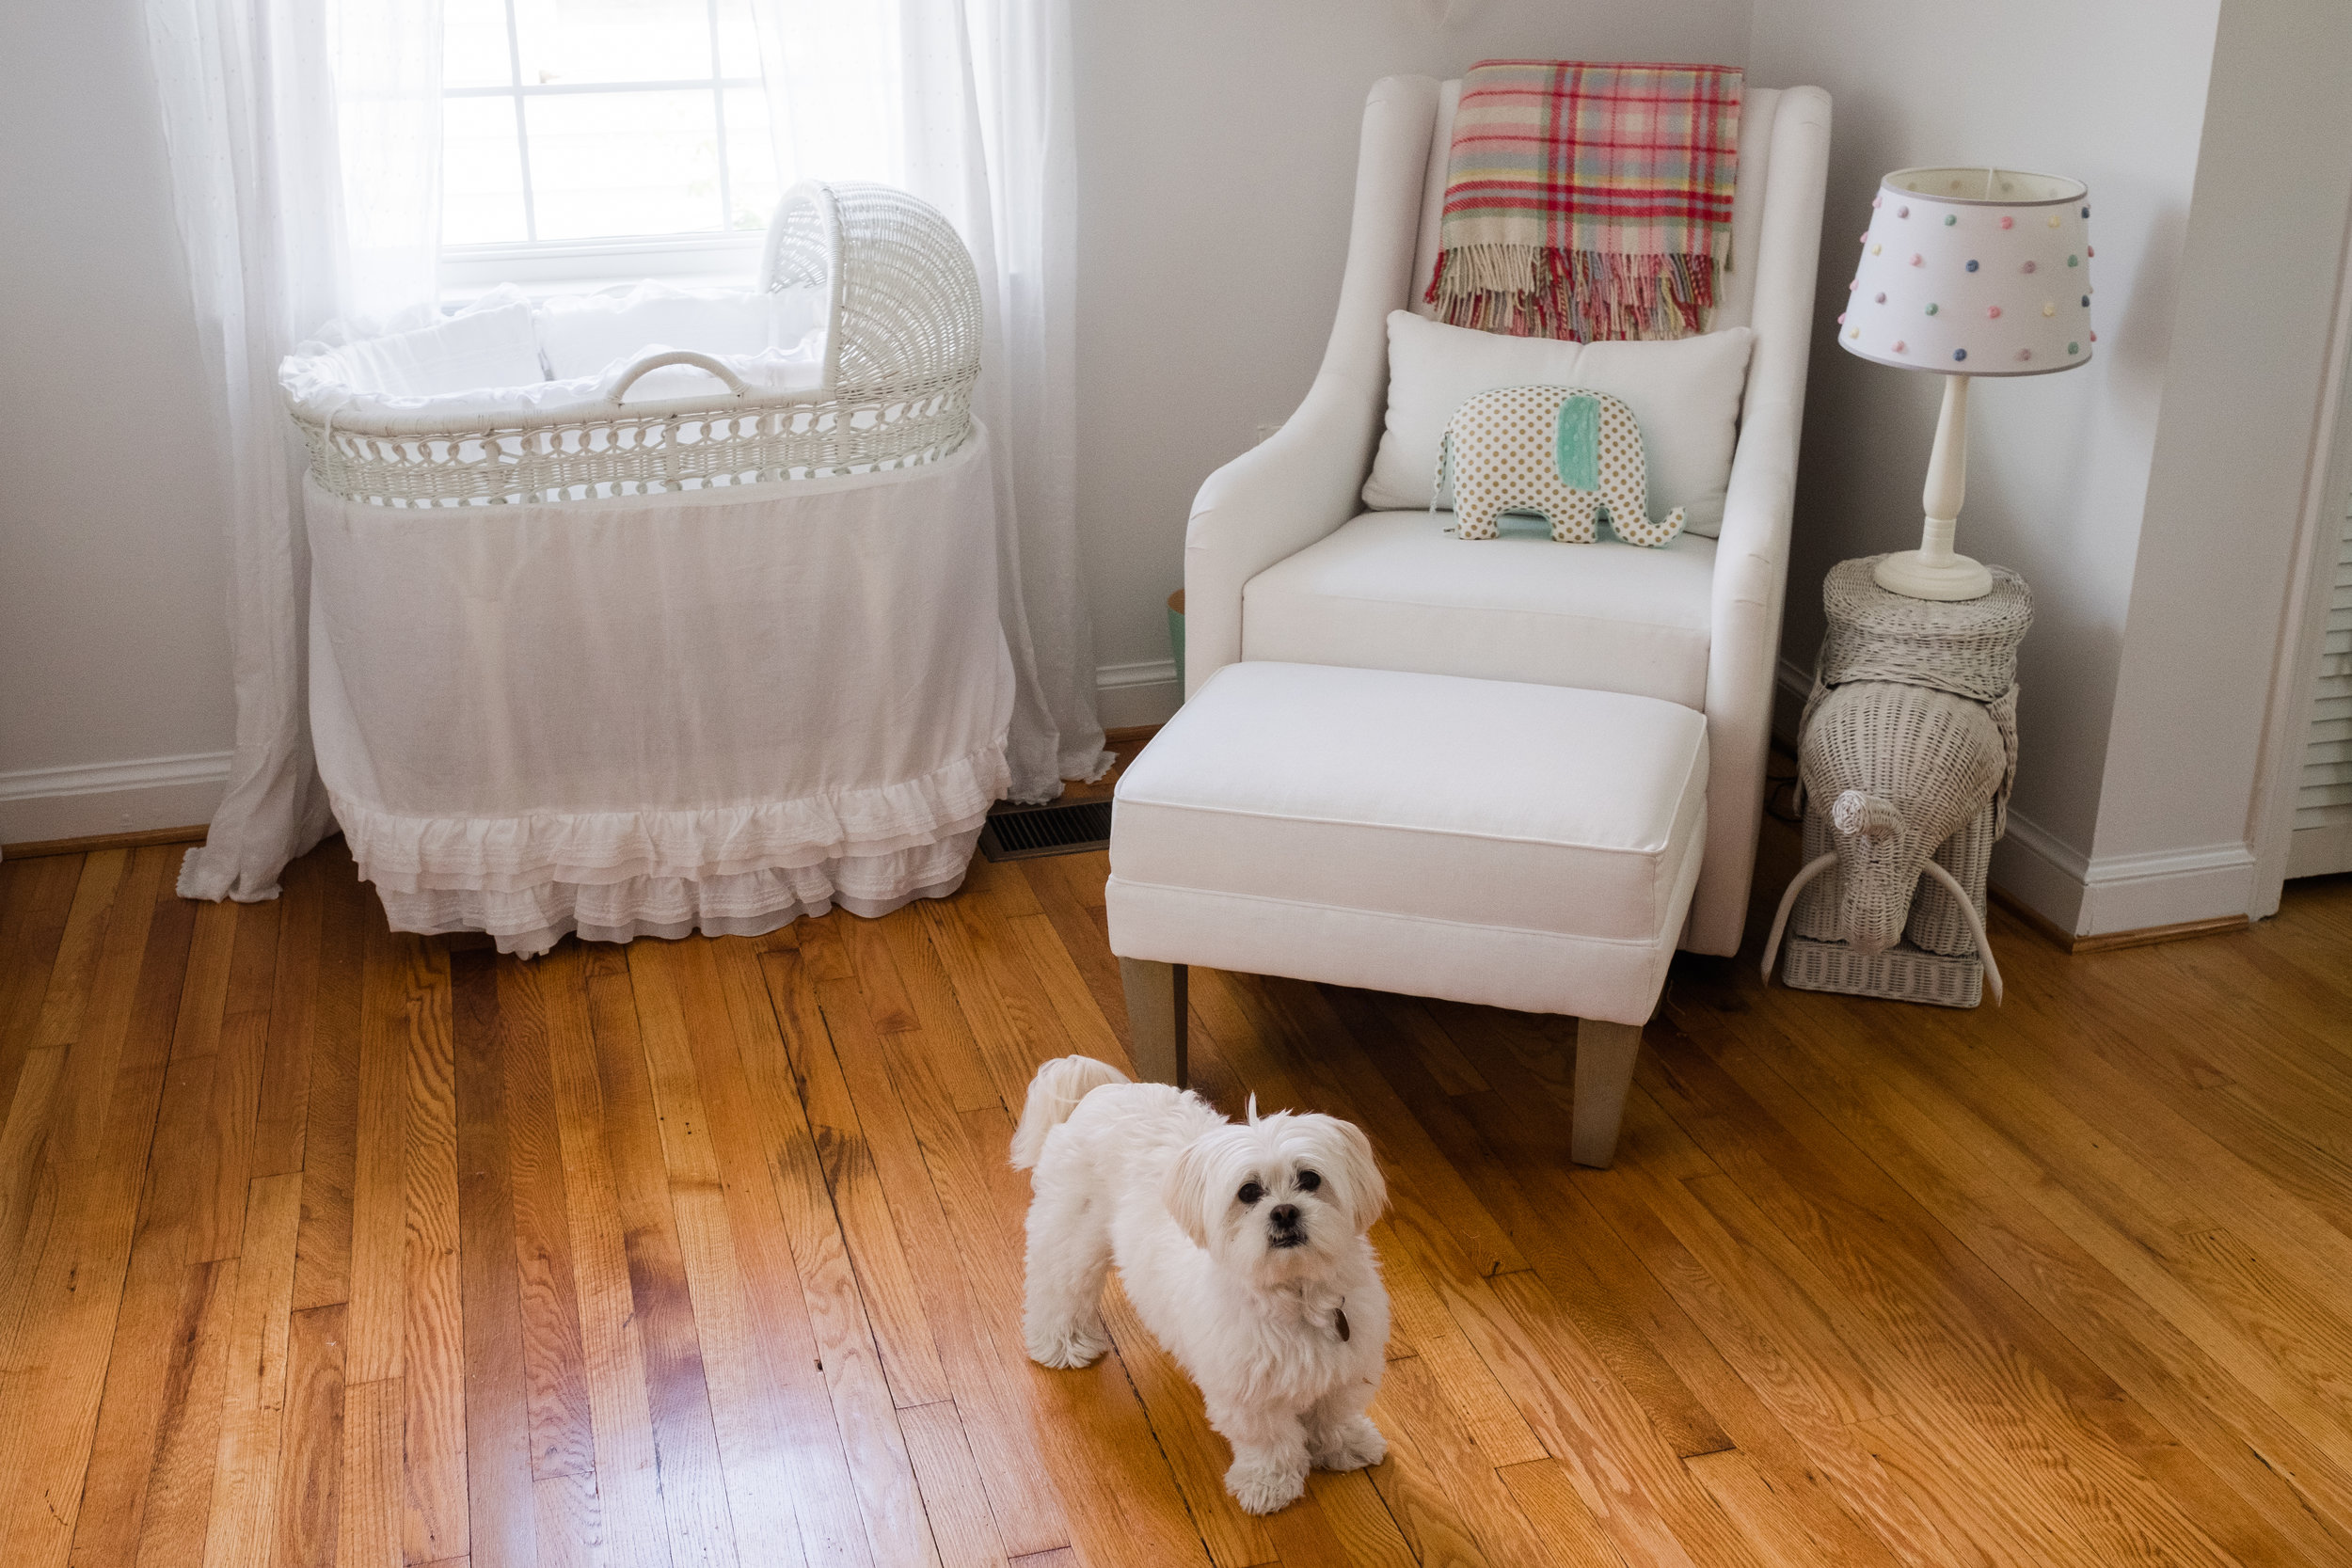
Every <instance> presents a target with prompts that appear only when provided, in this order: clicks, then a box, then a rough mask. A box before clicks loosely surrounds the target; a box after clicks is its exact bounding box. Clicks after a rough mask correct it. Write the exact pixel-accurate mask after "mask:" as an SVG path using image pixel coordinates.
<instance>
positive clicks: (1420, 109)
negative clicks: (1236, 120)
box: [1184, 76, 1830, 954]
mask: <svg viewBox="0 0 2352 1568" xmlns="http://www.w3.org/2000/svg"><path fill="white" fill-rule="evenodd" d="M1460 97H1461V84H1460V83H1459V82H1446V83H1442V84H1441V83H1438V82H1434V81H1432V80H1430V79H1429V78H1427V77H1425V76H1391V77H1389V78H1387V79H1385V80H1383V81H1381V82H1379V83H1378V84H1376V85H1375V87H1373V89H1372V93H1371V96H1370V98H1369V100H1368V102H1367V103H1366V104H1365V107H1364V129H1363V140H1362V144H1361V150H1360V153H1359V163H1358V166H1357V174H1356V213H1355V221H1354V226H1353V229H1352V230H1351V232H1350V236H1349V240H1348V255H1347V272H1346V275H1345V278H1344V281H1343V284H1342V286H1341V290H1340V308H1339V319H1338V320H1337V321H1336V322H1335V323H1334V324H1333V325H1332V328H1331V341H1330V344H1329V346H1328V347H1327V348H1326V349H1325V351H1324V356H1323V368H1322V370H1321V371H1320V372H1318V373H1317V374H1316V376H1315V382H1314V386H1313V387H1312V388H1311V389H1310V390H1309V392H1308V394H1307V398H1306V401H1305V402H1303V403H1302V404H1299V406H1298V409H1297V411H1296V412H1295V414H1293V415H1292V416H1291V418H1290V420H1288V421H1287V422H1286V423H1285V424H1284V425H1283V426H1282V428H1281V429H1280V430H1279V431H1278V432H1277V433H1276V434H1275V435H1273V436H1270V437H1268V438H1267V439H1266V440H1265V441H1264V442H1263V444H1261V445H1260V446H1258V447H1256V448H1254V449H1253V450H1251V451H1249V452H1248V453H1246V454H1245V455H1243V456H1241V457H1239V458H1236V459H1235V460H1234V461H1232V463H1229V464H1227V465H1226V466H1225V467H1222V468H1219V469H1218V470H1217V471H1216V473H1214V474H1212V475H1210V476H1209V479H1208V482H1207V483H1204V484H1203V485H1201V487H1200V495H1199V497H1198V498H1197V499H1195V500H1194V502H1193V510H1192V521H1191V526H1190V528H1189V530H1188V531H1187V532H1186V534H1185V539H1184V609H1185V617H1184V620H1185V627H1184V641H1185V661H1184V663H1185V668H1184V687H1185V694H1186V695H1187V696H1190V695H1191V694H1192V693H1193V692H1194V691H1197V690H1198V689H1200V684H1201V682H1203V681H1205V680H1206V679H1208V678H1209V676H1211V675H1213V674H1215V673H1216V672H1217V671H1218V670H1219V669H1221V668H1222V667H1224V666H1225V665H1228V664H1232V663H1235V662H1238V661H1241V660H1245V659H1280V660H1287V661H1290V662H1293V663H1301V664H1327V665H1347V666H1354V667H1359V668H1370V669H1383V670H1408V671H1415V672H1420V673H1429V674H1444V675H1469V676H1480V677H1486V678H1490V679H1499V680H1516V681H1527V682H1534V683H1537V684H1541V685H1550V686H1564V687H1581V688H1589V689H1599V690H1611V691H1623V692H1629V693H1632V694H1635V695H1640V696H1648V697H1660V698H1664V699H1667V700H1669V701H1673V702H1678V703H1681V704H1683V705H1687V706H1689V707H1692V708H1695V709H1697V710H1698V711H1700V712H1701V713H1704V714H1705V715H1706V716H1707V738H1708V751H1709V754H1710V756H1711V759H1712V761H1711V765H1710V771H1709V774H1708V790H1707V797H1708V799H1707V808H1708V832H1707V844H1706V850H1705V860H1704V862H1703V863H1702V869H1701V871H1700V874H1699V882H1698V887H1697V891H1696V893H1695V895H1693V897H1692V904H1691V914H1690V920H1689V923H1688V925H1687V927H1685V929H1684V933H1683V940H1682V945H1683V946H1684V947H1686V948H1689V949H1692V950H1694V951H1697V952H1701V953H1720V954H1729V953H1734V952H1737V951H1738V950H1739V946H1740V929H1741V927H1742V925H1743V923H1744V921H1745V918H1746V913H1747V902H1748V884H1749V880H1750V878H1751V876H1752V874H1753V872H1754V869H1755V860H1756V832H1757V830H1758V827H1759V825H1760V822H1761V817H1762V812H1763V801H1764V767H1765V754H1766V751H1767V748H1768V746H1769V744H1770V739H1771V732H1772V688H1773V668H1774V662H1775V659H1776V657H1777V655H1778V650H1779V642H1780V615H1781V604H1782V598H1783V594H1784V593H1785V591H1786V588H1787V585H1788V528H1789V514H1790V510H1791V507H1792V505H1793V500H1794V495H1795V489H1796V478H1797V437H1798V433H1799V427H1800V425H1801V423H1802V416H1803V412H1804V378H1805V364H1806V359H1807V356H1808V353H1809V349H1810V334H1811V330H1812V318H1813V293H1814V275H1815V267H1816V264H1817V261H1818V260H1819V253H1820V230H1821V202H1822V193H1823V189H1824V185H1825V182H1826V179H1827V171H1828V165H1829V119H1830V113H1829V95H1828V94H1827V93H1825V92H1823V91H1822V90H1821V89H1820V88H1819V87H1790V88H1785V89H1780V90H1774V89H1772V88H1757V87H1750V88H1748V90H1747V92H1746V95H1745V99H1744V102H1743V103H1742V104H1741V108H1740V178H1739V186H1738V189H1737V192H1736V194H1735V197H1734V200H1733V203H1732V265H1731V267H1730V269H1729V270H1728V271H1727V272H1726V273H1725V274H1724V277H1723V279H1722V287H1721V290H1720V293H1721V297H1720V299H1719V302H1718V304H1717V306H1716V309H1715V316H1714V321H1713V323H1712V324H1711V325H1713V326H1715V327H1719V328H1720V327H1730V326H1739V325H1747V326H1751V327H1753V328H1755V330H1756V344H1755V350H1754V355H1753V357H1752V358H1751V359H1750V361H1749V368H1748V380H1747V388H1746V395H1745V399H1744V401H1743V403H1742V404H1741V408H1740V440H1739V446H1738V449H1737V451H1736V455H1735V456H1734V458H1733V461H1732V467H1731V483H1730V492H1729V496H1728V499H1727V500H1726V502H1725V505H1724V520H1723V529H1722V535H1721V537H1720V538H1719V539H1705V538H1700V537H1697V536H1696V535H1693V534H1689V533H1686V534H1684V535H1682V536H1681V537H1679V538H1677V539H1676V540H1675V541H1674V542H1673V543H1672V544H1671V545H1669V546H1666V547H1664V548H1662V549H1642V548H1637V547H1635V546H1629V545H1624V544H1621V543H1617V542H1614V541H1610V542H1604V543H1600V544H1593V545H1555V544H1551V543H1550V542H1549V540H1545V541H1542V542H1541V547H1540V548H1536V547H1534V546H1535V545H1536V544H1537V543H1538V542H1536V541H1533V540H1528V541H1502V542H1486V543H1478V544H1468V543H1464V542H1463V541H1460V540H1457V539H1454V538H1453V537H1451V536H1449V535H1447V534H1444V533H1442V532H1441V531H1439V530H1438V529H1436V528H1432V527H1430V526H1428V519H1427V517H1426V515H1423V514H1419V513H1404V514H1399V513H1389V514H1379V513H1367V512H1366V511H1365V509H1364V506H1363V504H1362V501H1361V499H1360V493H1361V491H1362V489H1363V486H1364V481H1365V478H1366V476H1367V474H1368V473H1369V471H1370V469H1371V467H1372V457H1373V452H1374V451H1375V448H1376V447H1377V446H1378V444H1379V440H1380V434H1381V427H1382V423H1383V420H1384V417H1385V414H1386V410H1387V397H1388V314H1389V312H1390V311H1391V310H1395V309H1413V310H1416V311H1419V312H1421V313H1422V314H1424V315H1428V314H1432V313H1433V311H1432V308H1431V307H1430V306H1428V305H1426V304H1424V303H1422V298H1421V295H1422V285H1425V284H1426V282H1427V280H1428V277H1429V274H1430V271H1431V269H1432V268H1433V267H1434V266H1435V264H1436V261H1437V254H1438V211H1439V208H1440V206H1441V205H1442V201H1443V197H1444V191H1445V176H1446V161H1447V152H1448V149H1449V147H1450V146H1451V143H1452V138H1453V129H1454V106H1455V104H1456V103H1458V102H1459V101H1460ZM1513 544H1520V545H1524V546H1526V547H1514V548H1504V547H1502V546H1504V545H1513Z"/></svg>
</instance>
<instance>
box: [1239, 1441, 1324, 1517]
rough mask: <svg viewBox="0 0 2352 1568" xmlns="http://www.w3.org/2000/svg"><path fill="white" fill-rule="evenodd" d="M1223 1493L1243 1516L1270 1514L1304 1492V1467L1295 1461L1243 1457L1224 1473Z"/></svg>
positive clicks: (1305, 1471)
mask: <svg viewBox="0 0 2352 1568" xmlns="http://www.w3.org/2000/svg"><path fill="white" fill-rule="evenodd" d="M1225 1490H1227V1491H1228V1492H1231V1493H1232V1495H1233V1500H1234V1501H1235V1502H1237V1503H1239V1504H1241V1506H1242V1512H1243V1513H1275V1512H1277V1511H1279V1510H1280V1509H1285V1508H1288V1507H1289V1506H1290V1505H1291V1504H1293V1503H1295V1502H1296V1501H1297V1500H1298V1498H1299V1495H1300V1494H1301V1493H1303V1492H1305V1491H1306V1490H1307V1466H1306V1465H1301V1464H1299V1463H1297V1461H1296V1460H1295V1459H1289V1458H1278V1457H1270V1456H1260V1455H1257V1454H1248V1455H1244V1456H1243V1457H1241V1458H1238V1459H1236V1460H1234V1461H1233V1467H1232V1469H1230V1470H1228V1471H1226V1472H1225Z"/></svg>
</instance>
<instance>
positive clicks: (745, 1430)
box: [629, 944, 806, 1564]
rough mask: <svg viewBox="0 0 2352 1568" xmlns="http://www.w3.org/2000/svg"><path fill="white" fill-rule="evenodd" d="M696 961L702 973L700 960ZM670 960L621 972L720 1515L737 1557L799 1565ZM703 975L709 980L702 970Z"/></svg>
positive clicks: (647, 955) (764, 1370) (776, 1424)
mask: <svg viewBox="0 0 2352 1568" xmlns="http://www.w3.org/2000/svg"><path fill="white" fill-rule="evenodd" d="M702 956H703V958H704V959H705V962H706V964H707V958H708V955H707V953H705V954H703V955H702ZM679 960H680V952H679V950H678V949H677V948H675V947H671V946H667V945H660V944H647V945H645V946H643V947H640V948H638V949H636V950H635V951H634V952H632V953H631V955H630V960H629V974H630V979H631V981H632V983H633V986H634V989H635V992H636V997H637V1018H638V1026H639V1029H640V1031H641V1034H642V1036H643V1039H644V1050H645V1060H646V1065H647V1068H648V1069H649V1071H650V1074H651V1081H652V1086H653V1097H654V1104H655V1108H656V1109H657V1111H658V1112H659V1113H660V1132H661V1148H662V1159H663V1163H664V1164H665V1166H666V1167H667V1169H668V1172H669V1191H670V1204H671V1209H672V1212H673V1214H674V1215H675V1223H676V1227H677V1238H678V1252H679V1260H680V1263H681V1266H682V1268H683V1270H684V1273H685V1276H686V1284H687V1289H688V1291H689V1293H690V1295H691V1300H692V1305H693V1314H694V1336H695V1339H696V1341H697V1342H698V1344H699V1345H700V1347H701V1356H702V1368H703V1372H704V1376H705V1378H706V1380H707V1386H708V1388H709V1393H710V1416H711V1422H712V1428H713V1432H714V1435H715V1437H716V1441H717V1443H718V1450H719V1460H720V1465H721V1471H722V1476H723V1482H724V1486H725V1491H726V1498H727V1508H728V1513H729V1516H730V1518H731V1520H732V1523H733V1530H734V1536H735V1544H736V1549H737V1553H738V1555H739V1557H741V1558H742V1559H744V1560H747V1561H750V1562H755V1563H780V1564H781V1563H789V1564H800V1563H803V1562H804V1561H805V1560H806V1557H805V1554H804V1553H803V1550H802V1546H801V1530H800V1523H799V1521H798V1519H797V1518H796V1517H795V1516H794V1507H793V1489H792V1477H791V1473H790V1471H789V1469H788V1468H787V1465H786V1463H785V1457H784V1456H785V1441H784V1434H783V1429H782V1426H781V1424H780V1421H779V1419H778V1415H779V1413H778V1411H777V1408H776V1401H775V1400H774V1399H773V1398H772V1397H771V1391H772V1389H773V1387H774V1385H773V1381H772V1378H771V1372H770V1369H769V1367H768V1366H767V1363H766V1359H765V1357H764V1356H763V1354H762V1353H761V1349H760V1346H759V1343H758V1341H757V1339H756V1338H755V1332H754V1329H753V1326H752V1308H751V1306H750V1303H749V1301H748V1300H747V1291H746V1288H745V1283H744V1278H743V1272H742V1269H741V1267H740V1265H739V1262H738V1259H737V1246H736V1240H735V1233H734V1227H733V1226H732V1225H731V1224H730V1222H729V1217H728V1212H727V1202H726V1194H725V1183H726V1178H725V1176H724V1174H723V1169H722V1166H721V1163H720V1157H719V1152H718V1149H717V1147H716V1145H715V1143H714V1141H713V1132H714V1129H713V1125H712V1122H711V1119H710V1115H709V1113H708V1111H707V1109H706V1106H705V1100H704V1094H703V1086H702V1084H701V1081H700V1078H699V1075H698V1073H697V1071H696V1069H695V1064H694V1053H693V1048H692V1046H691V1043H690V1038H691V1031H692V1025H690V1024H689V1022H687V1017H686V1009H685V1004H684V999H683V997H682V995H681V991H682V990H683V989H684V986H683V982H684V981H685V976H684V975H683V974H681V973H680V969H681V965H680V962H679ZM702 978H705V979H710V978H715V976H712V975H709V974H707V972H706V974H704V975H703V976H702ZM704 1010H705V1012H706V1014H707V1011H708V1009H707V1008H706V1009H704ZM763 1185H764V1184H763Z"/></svg>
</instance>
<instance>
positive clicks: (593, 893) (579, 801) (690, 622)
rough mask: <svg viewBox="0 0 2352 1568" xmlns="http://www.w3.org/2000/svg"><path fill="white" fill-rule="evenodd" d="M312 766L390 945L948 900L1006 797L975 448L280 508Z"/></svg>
mask: <svg viewBox="0 0 2352 1568" xmlns="http://www.w3.org/2000/svg"><path fill="white" fill-rule="evenodd" d="M306 509H307V514H308V520H309V526H310V549H311V560H312V586H311V597H310V657H311V671H310V721H311V726H312V730H313V732H314V739H315V742H316V746H317V752H318V762H319V772H320V774H321V776H322V777H323V778H324V779H325V781H326V786H327V791H328V794H329V796H330V798H331V800H332V801H333V804H334V808H335V816H336V818H337V820H338V821H339V822H340V823H341V824H342V829H343V832H344V836H345V837H346V839H347V840H348V841H349V843H350V847H351V851H352V856H353V858H354V859H355V860H356V861H357V862H358V866H359V871H360V874H361V875H362V876H363V877H365V878H366V879H368V880H370V881H372V882H373V883H374V884H375V886H376V889H377V891H378V893H379V895H381V896H382V898H383V900H384V908H385V912H386V914H387V915H388V916H389V919H390V921H391V924H392V926H393V927H394V928H395V929H399V930H408V931H423V932H442V931H455V930H480V931H486V932H488V933H489V934H490V935H492V936H493V937H495V938H496V939H497V940H498V944H499V947H500V949H501V951H506V952H519V953H523V954H526V955H529V954H537V953H542V952H545V951H546V950H547V949H548V948H549V947H551V946H553V945H554V944H555V942H557V941H558V940H560V939H561V938H562V937H563V936H564V934H565V933H566V932H570V931H578V932H579V933H580V935H581V936H582V937H583V938H587V939H589V940H594V941H609V942H626V941H628V940H630V939H631V938H633V937H638V936H661V937H675V936H683V935H685V934H686V933H687V932H688V931H690V930H696V929H699V930H702V931H705V932H708V933H711V934H714V935H717V934H735V935H751V934H756V933H759V932H763V931H768V930H772V929H774V928H775V927H778V926H781V925H784V924H786V923H787V922H788V921H790V920H793V919H795V918H798V917H799V916H801V915H803V914H810V915H814V914H821V913H823V912H825V911H826V910H828V909H830V908H831V907H832V906H833V905H834V904H840V905H842V906H844V907H845V908H848V909H850V910H851V911H854V912H857V913H860V914H867V915H873V914H882V913H886V912H888V911H890V910H893V909H896V908H898V906H899V905H901V904H904V903H906V902H908V901H909V900H910V899H914V898H918V897H938V896H943V895H946V894H948V893H952V892H953V891H955V889H956V887H957V886H958V885H959V884H960V883H961V881H962V879H963V872H964V867H965V866H966V864H967V863H969V861H970V859H971V855H972V850H973V847H974V845H975V843H976V842H977V838H978V836H979V831H980V826H981V821H982V818H983V817H984V816H986V814H987V811H988V808H989V805H990V804H991V802H993V800H996V799H997V797H998V796H1000V795H1001V794H1002V793H1003V792H1004V790H1005V788H1006V786H1007V784H1008V783H1009V774H1008V771H1007V768H1006V764H1005V732H1006V727H1007V724H1008V723H1009V721H1010V718H1011V713H1012V702H1013V686H1012V664H1011V660H1010V657H1009V655H1008V653H1007V651H1006V647H1005V641H1004V635H1003V632H1002V630H1001V628H1000V626H999V622H998V619H997V583H996V555H995V507H994V499H993V479H992V475H991V471H990V458H989V450H988V441H987V436H986V433H985V432H980V433H978V434H977V436H976V437H975V438H974V439H973V440H972V441H971V442H970V443H969V444H967V445H966V446H965V448H964V449H963V450H962V451H959V452H957V453H955V454H954V455H953V456H950V457H948V458H946V459H945V460H943V461H941V462H938V463H934V464H929V465H925V466H922V467H914V468H908V469H903V470H898V471H894V472H890V473H882V474H862V475H845V476H841V477H837V478H832V479H818V480H796V481H789V482H785V483H772V484H762V485H750V486H743V487H740V488H729V487H723V488H718V489H711V490H697V491H690V492H685V493H681V494H672V495H660V496H634V497H620V498H614V499H606V500H595V501H577V502H570V503H564V504H558V505H525V506H516V505H506V506H484V507H459V508H446V509H419V510H410V509H404V508H388V507H380V506H369V505H365V504H361V503H358V502H353V501H346V500H343V499H339V498H336V497H334V496H330V495H328V494H326V492H325V491H323V490H321V489H319V488H318V487H317V486H315V485H311V486H309V487H308V488H307V490H306Z"/></svg>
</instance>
